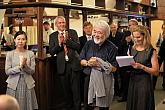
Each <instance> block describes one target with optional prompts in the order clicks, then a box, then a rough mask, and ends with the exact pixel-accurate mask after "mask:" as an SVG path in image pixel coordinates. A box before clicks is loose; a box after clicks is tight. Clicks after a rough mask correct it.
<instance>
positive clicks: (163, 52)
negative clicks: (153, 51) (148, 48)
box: [158, 40, 165, 60]
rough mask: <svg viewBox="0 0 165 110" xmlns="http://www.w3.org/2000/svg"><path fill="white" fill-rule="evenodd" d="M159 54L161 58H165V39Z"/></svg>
mask: <svg viewBox="0 0 165 110" xmlns="http://www.w3.org/2000/svg"><path fill="white" fill-rule="evenodd" d="M158 55H159V57H160V58H161V59H164V60H165V40H163V41H162V44H161V46H160V50H159V53H158Z"/></svg>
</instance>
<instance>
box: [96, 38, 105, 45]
mask: <svg viewBox="0 0 165 110" xmlns="http://www.w3.org/2000/svg"><path fill="white" fill-rule="evenodd" d="M104 41H105V38H104V39H97V38H95V37H94V43H95V44H102V43H103V42H104Z"/></svg>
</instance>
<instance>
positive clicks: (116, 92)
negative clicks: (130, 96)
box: [113, 70, 120, 96]
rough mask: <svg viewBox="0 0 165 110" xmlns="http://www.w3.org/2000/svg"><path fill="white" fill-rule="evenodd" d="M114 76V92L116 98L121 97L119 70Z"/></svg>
mask: <svg viewBox="0 0 165 110" xmlns="http://www.w3.org/2000/svg"><path fill="white" fill-rule="evenodd" d="M113 76H114V81H115V82H114V91H115V94H114V95H115V96H120V87H119V70H117V71H116V72H115V73H113Z"/></svg>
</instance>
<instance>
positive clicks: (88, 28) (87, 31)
mask: <svg viewBox="0 0 165 110" xmlns="http://www.w3.org/2000/svg"><path fill="white" fill-rule="evenodd" d="M92 30H93V25H92V23H91V22H88V21H85V22H84V24H83V31H84V35H83V36H81V37H79V40H80V50H79V54H80V52H81V50H82V48H83V47H84V45H85V43H86V42H87V41H89V40H92ZM80 72H81V74H80V90H81V92H80V93H81V102H82V103H84V108H86V106H88V100H87V97H84V96H87V95H86V94H84V93H87V92H84V90H86V89H87V88H88V85H87V84H86V83H85V78H86V79H87V75H86V74H85V73H83V70H81V71H80ZM88 79H89V78H88ZM87 90H88V89H87ZM87 90H86V91H87ZM84 98H85V99H84Z"/></svg>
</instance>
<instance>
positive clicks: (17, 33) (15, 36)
mask: <svg viewBox="0 0 165 110" xmlns="http://www.w3.org/2000/svg"><path fill="white" fill-rule="evenodd" d="M22 34H23V35H24V36H25V39H26V40H27V35H26V33H25V32H24V31H18V32H16V34H15V35H14V39H16V38H17V36H19V35H22ZM14 48H16V47H14ZM24 49H26V44H25V46H24Z"/></svg>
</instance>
